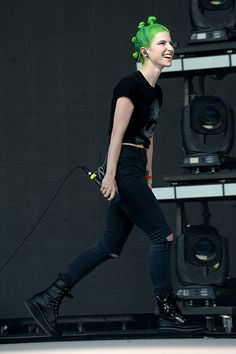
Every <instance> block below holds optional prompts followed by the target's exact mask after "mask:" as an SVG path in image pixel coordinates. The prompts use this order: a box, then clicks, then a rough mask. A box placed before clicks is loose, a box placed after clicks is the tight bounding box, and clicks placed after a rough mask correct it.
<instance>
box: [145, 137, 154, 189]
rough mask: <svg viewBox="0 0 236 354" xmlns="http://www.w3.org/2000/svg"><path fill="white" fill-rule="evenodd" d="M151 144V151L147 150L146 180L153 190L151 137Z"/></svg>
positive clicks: (151, 146) (151, 148)
mask: <svg viewBox="0 0 236 354" xmlns="http://www.w3.org/2000/svg"><path fill="white" fill-rule="evenodd" d="M150 142H151V143H150V146H149V149H148V150H147V165H146V179H147V183H148V185H149V187H150V188H152V160H153V137H151V139H150Z"/></svg>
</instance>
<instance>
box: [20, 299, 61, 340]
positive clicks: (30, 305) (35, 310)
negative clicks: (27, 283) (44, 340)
mask: <svg viewBox="0 0 236 354" xmlns="http://www.w3.org/2000/svg"><path fill="white" fill-rule="evenodd" d="M25 306H26V308H27V310H28V311H29V313H30V314H31V316H32V317H33V318H34V320H35V321H36V323H37V324H38V325H39V326H40V328H42V330H43V331H44V332H46V333H47V334H48V335H49V336H54V337H60V336H61V335H62V334H61V333H60V332H57V331H56V330H55V329H54V328H53V327H52V326H50V323H49V322H48V321H47V320H46V318H45V316H44V315H43V313H42V311H41V310H40V307H39V306H38V305H37V303H34V302H32V300H30V299H29V300H26V301H25Z"/></svg>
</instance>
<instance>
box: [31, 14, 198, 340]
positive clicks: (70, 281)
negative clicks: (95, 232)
mask: <svg viewBox="0 0 236 354" xmlns="http://www.w3.org/2000/svg"><path fill="white" fill-rule="evenodd" d="M132 42H133V43H134V45H135V53H134V54H133V56H134V57H135V58H136V59H138V60H139V61H140V62H141V63H142V66H141V69H140V70H139V71H136V72H134V73H132V74H131V75H129V76H126V77H125V78H123V79H122V80H121V81H120V82H119V83H118V85H117V86H116V87H115V90H114V94H113V99H112V105H111V122H110V144H109V149H108V158H107V167H106V173H105V176H104V178H103V181H102V185H101V193H102V194H103V196H104V197H105V198H107V200H108V201H110V203H109V207H108V212H107V219H106V227H105V231H104V234H103V238H102V239H101V240H100V241H99V242H97V243H96V244H95V245H93V246H92V247H90V248H89V249H88V250H86V251H85V252H83V253H82V254H80V255H79V256H78V257H77V258H76V259H75V260H74V261H73V262H72V263H71V264H70V265H69V267H68V270H67V271H66V272H65V273H63V274H60V275H59V277H58V278H57V279H56V281H55V282H54V283H53V284H52V285H51V286H50V287H49V288H48V289H46V290H44V291H42V292H40V293H38V294H36V295H34V296H33V297H32V298H30V299H29V300H27V301H26V306H27V308H28V310H29V311H30V313H31V314H32V316H33V317H34V318H35V320H36V321H37V323H38V324H39V325H40V326H41V328H42V329H43V330H44V331H45V332H46V333H48V334H49V335H60V331H59V329H58V326H57V318H58V310H59V305H60V303H61V301H62V299H63V298H64V297H65V296H71V295H70V294H69V291H70V289H71V288H72V287H74V286H75V285H76V284H77V282H78V281H79V280H80V279H82V278H83V277H84V276H85V275H87V274H88V273H89V272H91V271H92V270H93V269H94V268H95V267H97V266H98V265H99V264H101V263H103V262H104V261H106V260H108V259H112V258H115V257H118V256H119V255H120V253H121V250H122V248H123V246H124V244H125V242H126V241H127V238H128V236H129V235H130V232H131V230H132V228H133V225H134V224H136V225H137V226H138V227H139V228H140V229H141V230H142V231H143V232H144V233H145V234H146V235H147V236H148V238H149V240H150V257H149V264H150V273H151V279H152V282H153V288H154V295H155V297H156V299H157V301H158V304H159V309H160V316H159V325H160V326H162V327H167V328H177V329H184V330H186V329H189V328H190V329H194V326H188V325H186V319H185V318H184V316H183V315H182V314H181V312H180V310H179V309H178V307H177V306H176V303H175V297H174V295H173V290H172V283H171V267H170V245H171V242H172V241H173V233H172V231H171V229H170V227H169V226H168V224H167V222H166V220H165V217H164V215H163V213H162V211H161V209H160V206H159V203H158V201H157V200H156V198H155V196H154V195H153V193H152V191H151V188H150V187H151V183H152V155H153V133H154V129H155V126H156V123H157V119H158V112H159V107H160V106H161V103H162V91H161V89H160V87H159V86H158V85H157V84H156V83H157V80H158V78H159V76H160V74H161V71H162V70H163V68H165V67H169V66H171V64H172V58H173V55H174V49H173V44H172V41H171V38H170V33H169V30H168V29H167V28H166V27H165V26H163V25H161V24H158V23H157V22H156V18H155V17H154V16H151V17H149V18H148V21H147V24H146V25H145V23H144V22H141V23H140V24H139V26H138V32H137V34H136V36H135V37H133V38H132ZM117 196H119V198H117Z"/></svg>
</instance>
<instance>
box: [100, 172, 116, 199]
mask: <svg viewBox="0 0 236 354" xmlns="http://www.w3.org/2000/svg"><path fill="white" fill-rule="evenodd" d="M100 191H101V192H102V194H103V196H104V197H105V198H106V199H107V200H109V201H111V200H112V199H113V198H114V197H115V195H116V193H117V192H118V189H117V184H116V180H115V178H114V177H111V176H109V175H108V174H107V173H106V174H105V176H104V178H103V180H102V185H101V188H100Z"/></svg>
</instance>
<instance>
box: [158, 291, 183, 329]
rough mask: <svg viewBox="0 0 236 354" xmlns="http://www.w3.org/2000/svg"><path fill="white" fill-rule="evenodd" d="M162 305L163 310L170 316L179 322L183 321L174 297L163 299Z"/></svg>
mask: <svg viewBox="0 0 236 354" xmlns="http://www.w3.org/2000/svg"><path fill="white" fill-rule="evenodd" d="M163 307H164V310H165V312H166V313H167V314H169V315H170V316H171V317H173V318H175V319H176V320H178V321H179V322H181V323H183V322H185V318H184V316H183V315H182V314H181V312H180V310H179V308H178V306H177V305H176V303H175V299H174V297H170V298H165V299H163Z"/></svg>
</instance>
